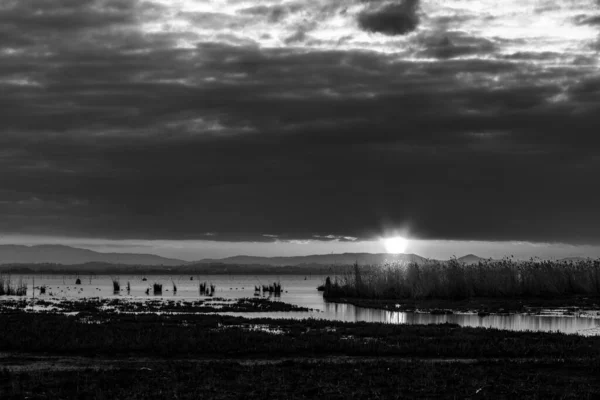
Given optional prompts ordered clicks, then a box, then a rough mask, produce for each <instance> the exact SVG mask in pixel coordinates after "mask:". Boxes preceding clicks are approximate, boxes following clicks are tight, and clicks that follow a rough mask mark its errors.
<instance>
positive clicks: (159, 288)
mask: <svg viewBox="0 0 600 400" xmlns="http://www.w3.org/2000/svg"><path fill="white" fill-rule="evenodd" d="M152 290H153V293H154V294H162V283H156V282H155V283H154V284H153V285H152Z"/></svg>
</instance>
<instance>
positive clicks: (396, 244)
mask: <svg viewBox="0 0 600 400" xmlns="http://www.w3.org/2000/svg"><path fill="white" fill-rule="evenodd" d="M383 244H384V246H385V249H386V250H387V252H388V253H392V254H398V253H404V252H405V251H406V247H407V246H408V240H406V239H405V238H403V237H401V236H396V237H391V238H386V239H384V240H383Z"/></svg>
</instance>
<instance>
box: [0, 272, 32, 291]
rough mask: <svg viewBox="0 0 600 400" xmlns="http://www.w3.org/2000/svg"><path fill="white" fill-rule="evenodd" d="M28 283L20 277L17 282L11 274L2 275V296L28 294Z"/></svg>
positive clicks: (0, 277) (0, 286) (0, 289)
mask: <svg viewBox="0 0 600 400" xmlns="http://www.w3.org/2000/svg"><path fill="white" fill-rule="evenodd" d="M26 295H27V283H26V282H24V281H23V279H19V281H18V283H17V284H15V283H14V282H13V281H12V279H11V278H10V276H7V277H6V276H3V275H0V296H26Z"/></svg>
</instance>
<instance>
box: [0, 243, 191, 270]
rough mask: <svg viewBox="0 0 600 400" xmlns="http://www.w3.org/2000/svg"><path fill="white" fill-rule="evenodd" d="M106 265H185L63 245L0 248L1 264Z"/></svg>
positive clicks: (169, 260) (157, 257) (168, 259)
mask: <svg viewBox="0 0 600 400" xmlns="http://www.w3.org/2000/svg"><path fill="white" fill-rule="evenodd" d="M94 262H98V263H109V264H123V265H151V266H154V265H164V266H175V265H182V264H185V263H186V262H185V261H183V260H177V259H173V258H165V257H160V256H156V255H153V254H134V253H101V252H97V251H92V250H87V249H80V248H76V247H70V246H62V245H39V246H24V245H0V264H40V263H51V264H62V265H74V264H85V263H94Z"/></svg>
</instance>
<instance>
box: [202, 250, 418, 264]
mask: <svg viewBox="0 0 600 400" xmlns="http://www.w3.org/2000/svg"><path fill="white" fill-rule="evenodd" d="M426 260H427V259H426V258H424V257H421V256H418V255H416V254H388V253H343V254H318V255H309V256H294V257H255V256H235V257H227V258H221V259H203V260H200V261H198V262H197V264H216V263H219V264H227V265H230V264H235V265H270V266H280V267H283V266H301V265H351V264H354V263H355V262H357V263H359V264H361V265H368V264H369V265H370V264H384V263H386V262H415V263H419V264H422V263H424V262H425V261H426Z"/></svg>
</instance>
